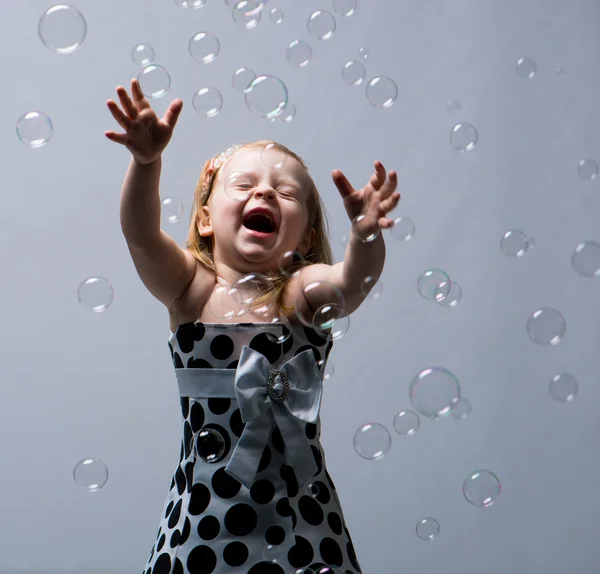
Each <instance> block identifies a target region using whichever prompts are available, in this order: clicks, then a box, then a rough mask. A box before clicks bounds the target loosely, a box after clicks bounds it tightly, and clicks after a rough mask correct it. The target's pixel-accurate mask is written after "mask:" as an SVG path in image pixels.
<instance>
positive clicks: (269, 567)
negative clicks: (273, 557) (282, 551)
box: [248, 562, 286, 574]
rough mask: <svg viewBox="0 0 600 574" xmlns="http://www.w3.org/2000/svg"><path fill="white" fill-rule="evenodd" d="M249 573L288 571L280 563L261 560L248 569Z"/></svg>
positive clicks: (267, 573)
mask: <svg viewBox="0 0 600 574" xmlns="http://www.w3.org/2000/svg"><path fill="white" fill-rule="evenodd" d="M248 574H286V572H285V570H284V569H283V568H282V567H281V566H279V564H273V562H259V563H258V564H255V565H254V566H252V568H250V570H248Z"/></svg>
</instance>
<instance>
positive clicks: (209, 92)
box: [192, 87, 223, 118]
mask: <svg viewBox="0 0 600 574" xmlns="http://www.w3.org/2000/svg"><path fill="white" fill-rule="evenodd" d="M192 106H193V108H194V109H195V110H196V112H198V114H199V115H201V116H205V117H207V118H213V117H214V116H216V115H217V114H218V113H219V112H220V111H221V109H222V107H223V96H222V95H221V92H219V90H217V88H214V87H208V88H200V89H199V90H198V91H197V92H196V93H195V94H194V96H193V97H192Z"/></svg>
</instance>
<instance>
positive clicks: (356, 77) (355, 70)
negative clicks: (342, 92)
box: [342, 60, 367, 86]
mask: <svg viewBox="0 0 600 574" xmlns="http://www.w3.org/2000/svg"><path fill="white" fill-rule="evenodd" d="M366 75H367V71H366V70H365V67H364V66H363V65H362V64H361V63H360V62H357V61H356V60H350V61H349V62H346V63H345V64H344V67H343V68H342V78H343V79H344V82H346V83H347V84H349V85H350V86H360V84H362V83H363V80H364V79H365V76H366Z"/></svg>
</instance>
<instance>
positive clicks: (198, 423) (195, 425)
mask: <svg viewBox="0 0 600 574" xmlns="http://www.w3.org/2000/svg"><path fill="white" fill-rule="evenodd" d="M205 418H206V416H205V414H204V408H203V407H202V405H201V404H200V403H199V402H198V401H195V400H193V401H192V408H191V409H190V426H191V428H192V432H198V431H199V430H200V429H201V428H202V427H203V426H204V420H205ZM186 422H187V421H186Z"/></svg>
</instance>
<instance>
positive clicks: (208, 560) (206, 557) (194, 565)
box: [186, 545, 217, 574]
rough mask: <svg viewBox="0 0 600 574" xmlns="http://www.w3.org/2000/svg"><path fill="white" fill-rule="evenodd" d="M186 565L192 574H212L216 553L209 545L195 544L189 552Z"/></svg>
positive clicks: (215, 565) (215, 563)
mask: <svg viewBox="0 0 600 574" xmlns="http://www.w3.org/2000/svg"><path fill="white" fill-rule="evenodd" d="M186 566H187V569H188V571H189V572H193V573H194V574H212V573H213V572H214V571H215V568H216V567H217V555H216V554H215V551H214V550H213V549H212V548H211V547H210V546H205V545H201V546H196V547H194V548H193V549H192V551H191V552H190V554H189V556H188V559H187V563H186Z"/></svg>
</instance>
